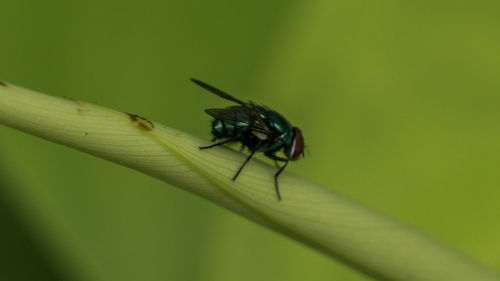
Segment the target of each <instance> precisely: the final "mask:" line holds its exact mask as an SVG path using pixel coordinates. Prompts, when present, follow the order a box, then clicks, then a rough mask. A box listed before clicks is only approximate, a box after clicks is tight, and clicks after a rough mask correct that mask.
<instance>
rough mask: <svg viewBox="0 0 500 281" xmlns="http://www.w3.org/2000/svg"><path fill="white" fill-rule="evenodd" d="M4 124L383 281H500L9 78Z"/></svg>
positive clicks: (228, 153) (257, 166) (415, 239)
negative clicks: (201, 200) (173, 189)
mask: <svg viewBox="0 0 500 281" xmlns="http://www.w3.org/2000/svg"><path fill="white" fill-rule="evenodd" d="M0 124H3V125H6V126H9V127H12V128H16V129H18V130H21V131H24V132H27V133H30V134H33V135H35V136H39V137H42V138H44V139H47V140H50V141H53V142H56V143H60V144H63V145H66V146H69V147H73V148H75V149H78V150H81V151H84V152H87V153H90V154H93V155H95V156H97V157H100V158H103V159H107V160H110V161H113V162H116V163H119V164H121V165H124V166H127V167H130V168H133V169H136V170H139V171H141V172H143V173H145V174H148V175H151V176H153V177H156V178H159V179H161V180H163V181H165V182H168V183H170V184H173V185H175V186H177V187H180V188H182V189H185V190H187V191H190V192H193V193H195V194H198V195H200V196H203V197H205V198H207V199H209V200H211V201H212V202H214V203H217V204H219V205H221V206H223V207H225V208H227V209H229V210H231V211H233V212H236V213H238V214H240V215H242V216H245V217H247V218H250V219H251V220H253V221H255V222H257V223H260V224H262V225H265V226H267V227H269V228H271V229H274V230H276V231H279V232H281V233H283V234H285V235H288V236H290V237H292V238H294V239H296V240H298V241H300V242H303V243H305V244H307V245H309V246H311V247H313V248H316V249H318V250H320V251H321V252H324V253H326V254H328V255H330V256H332V257H335V258H337V259H340V260H342V261H343V262H345V263H347V264H349V265H351V266H352V267H354V268H355V269H357V270H359V271H361V272H364V273H366V274H368V275H370V276H372V277H375V278H377V279H379V280H436V281H438V280H439V281H442V280H454V281H460V280H474V281H481V280H500V279H499V278H498V276H497V275H496V274H495V273H493V272H492V271H490V270H489V269H487V268H485V267H483V266H481V265H479V264H477V263H475V262H474V261H472V260H470V259H469V258H467V257H464V256H462V255H461V254H460V253H457V252H455V251H454V250H451V249H449V248H447V247H445V246H443V245H441V244H440V243H438V242H436V241H434V240H433V239H431V238H429V237H426V236H424V235H422V234H420V233H418V232H417V231H415V230H413V229H411V228H409V227H407V226H405V225H403V224H401V223H399V222H397V221H395V220H393V219H391V218H388V217H386V216H385V215H382V214H380V213H378V212H376V211H374V210H371V209H369V208H367V207H364V206H362V205H360V204H358V203H355V202H353V201H351V200H349V199H348V198H346V197H344V196H342V195H340V194H338V193H336V192H333V191H332V190H330V189H328V188H325V187H322V186H319V185H317V184H314V183H312V182H310V181H307V180H305V179H302V178H299V177H296V176H293V175H291V174H289V173H286V172H285V173H283V174H282V175H281V176H280V189H281V194H282V197H283V200H282V201H280V202H279V201H278V200H277V198H276V193H275V190H274V185H273V184H274V181H273V180H272V179H273V175H274V173H275V169H274V168H271V167H270V166H269V165H267V164H265V163H262V162H260V161H254V160H252V161H251V162H249V163H248V165H247V166H246V167H245V170H244V172H242V173H241V175H240V176H239V177H238V180H237V181H232V180H231V178H232V177H233V175H234V172H235V169H237V167H239V165H240V164H241V163H242V161H243V160H244V155H242V154H240V153H237V152H234V151H232V150H229V149H225V148H213V149H209V150H202V151H200V150H199V146H204V145H207V142H206V141H204V140H201V139H198V138H195V137H193V136H190V135H188V134H186V133H184V132H180V131H177V130H174V129H171V128H169V127H166V126H164V125H161V124H159V123H156V122H152V121H149V120H147V119H145V118H143V117H140V116H138V115H134V114H128V113H122V112H118V111H115V110H111V109H107V108H104V107H101V106H97V105H93V104H89V103H86V102H82V101H77V100H74V99H71V98H60V97H54V96H48V95H45V94H40V93H37V92H34V91H30V90H27V89H24V88H21V87H17V86H14V85H11V84H7V83H4V82H0Z"/></svg>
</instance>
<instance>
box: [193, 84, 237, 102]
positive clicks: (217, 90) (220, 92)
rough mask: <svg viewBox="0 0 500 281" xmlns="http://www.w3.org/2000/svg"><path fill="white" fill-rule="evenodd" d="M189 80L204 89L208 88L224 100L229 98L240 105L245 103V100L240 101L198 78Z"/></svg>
mask: <svg viewBox="0 0 500 281" xmlns="http://www.w3.org/2000/svg"><path fill="white" fill-rule="evenodd" d="M191 81H193V82H194V83H195V84H196V85H198V86H200V87H202V88H204V89H205V90H208V91H210V92H212V93H214V94H216V95H218V96H219V97H221V98H223V99H226V100H230V101H233V102H235V103H239V104H241V105H245V104H246V103H245V102H242V101H240V100H239V99H237V98H235V97H233V96H231V95H229V94H228V93H226V92H224V91H222V90H219V89H217V88H215V87H214V86H210V85H208V84H207V83H205V82H202V81H200V80H198V79H194V78H191Z"/></svg>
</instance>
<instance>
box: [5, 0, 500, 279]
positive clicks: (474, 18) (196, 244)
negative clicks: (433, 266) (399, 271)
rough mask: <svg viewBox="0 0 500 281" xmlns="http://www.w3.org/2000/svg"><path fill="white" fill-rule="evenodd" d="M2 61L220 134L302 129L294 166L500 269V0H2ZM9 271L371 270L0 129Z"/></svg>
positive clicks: (320, 273) (21, 73)
mask: <svg viewBox="0 0 500 281" xmlns="http://www.w3.org/2000/svg"><path fill="white" fill-rule="evenodd" d="M0 7H1V16H0V79H1V80H4V81H8V82H10V83H14V84H17V85H21V86H24V87H27V88H30V89H34V90H37V91H40V92H44V93H49V94H53V95H59V96H68V97H73V98H76V99H80V100H84V101H88V102H93V103H96V104H100V105H103V106H107V107H111V108H114V109H117V110H121V111H126V112H133V113H136V114H140V115H142V116H145V117H147V118H149V119H151V120H155V121H156V122H161V123H164V124H166V125H169V126H171V127H174V128H177V129H180V130H183V131H186V132H189V133H191V134H193V135H196V136H200V137H204V138H206V139H209V138H210V136H209V119H210V118H209V116H207V115H206V114H205V113H204V112H203V109H205V108H207V107H217V106H221V107H222V106H227V105H228V103H227V102H226V101H224V100H222V99H219V98H217V97H215V96H213V95H210V94H208V93H206V92H204V91H203V90H201V89H200V88H198V87H196V86H195V85H193V84H192V83H191V82H189V80H188V78H190V77H196V78H199V79H201V80H205V81H207V82H209V83H211V84H214V85H215V86H218V87H220V88H222V89H225V90H226V91H228V92H230V93H232V94H234V95H235V96H237V97H239V98H241V99H251V100H254V101H258V102H261V103H263V104H266V105H268V106H270V107H272V108H273V109H275V110H277V111H279V112H281V113H282V114H283V115H285V116H286V117H287V118H288V119H289V120H290V121H291V122H292V123H293V124H295V125H297V126H299V127H301V128H302V131H303V133H304V135H305V139H306V142H307V145H308V154H307V157H306V158H304V159H303V160H300V161H298V162H295V163H293V164H292V165H290V166H289V168H288V169H287V170H288V171H289V172H293V173H295V174H298V175H301V176H303V177H306V178H309V179H311V180H313V181H315V182H318V183H320V184H323V185H325V186H328V187H330V188H332V189H334V190H336V191H338V192H341V193H343V194H345V195H347V196H349V197H351V198H353V199H355V200H357V201H360V202H362V203H364V204H366V205H368V206H371V207H373V208H375V209H377V210H380V211H381V212H384V213H386V214H388V215H390V216H392V217H396V218H398V219H400V220H402V221H404V222H405V223H407V224H409V225H411V226H413V227H415V228H417V229H420V230H421V231H422V232H424V233H427V234H429V235H432V236H433V237H435V238H436V239H438V240H440V241H442V242H443V243H446V244H448V245H450V246H452V247H454V248H456V249H458V250H460V251H462V252H464V253H465V254H466V255H469V256H471V257H473V258H475V259H476V260H478V261H480V262H482V263H484V264H485V265H487V266H489V267H492V268H494V269H496V270H500V243H499V239H498V238H499V237H500V223H499V218H500V207H499V206H500V204H499V201H500V173H499V165H500V160H499V159H500V110H499V105H500V79H499V74H500V32H499V30H500V17H499V16H498V15H499V11H500V2H499V1H484V0H479V1H451V0H450V1H406V2H405V1H357V0H356V1H327V0H313V1H282V0H281V1H260V0H259V1H232V0H217V1H193V0H182V1H180V0H168V1H149V0H145V1H108V0H85V1H55V0H47V1H35V0H31V1H30V0H23V1H18V0H1V1H0ZM0 155H1V156H0V247H1V250H0V279H2V280H89V281H94V280H102V281H109V280H121V281H126V280H214V281H215V280H242V281H245V280H252V281H253V280H288V281H294V280H369V278H368V277H366V276H364V275H361V274H359V273H357V272H355V271H353V270H351V269H349V268H347V267H346V266H344V265H342V264H340V263H338V262H337V261H332V260H331V259H329V258H327V257H325V256H323V255H322V254H319V253H317V252H315V251H314V250H311V249H309V248H307V247H305V246H303V245H301V244H299V243H297V242H295V241H292V240H290V239H288V238H285V237H282V236H281V235H279V234H276V233H274V232H272V231H270V230H267V229H265V228H263V227H261V226H258V225H255V224H254V223H251V222H249V221H247V220H246V219H243V218H241V217H238V216H237V215H234V214H232V213H230V212H228V211H226V210H224V209H222V208H220V207H218V206H216V205H213V204H212V203H210V202H207V201H205V200H204V199H201V198H198V197H196V196H194V195H192V194H190V193H187V192H184V191H181V190H179V189H177V188H176V187H173V186H169V185H168V184H165V183H163V182H160V181H158V180H156V179H153V178H151V177H148V176H145V175H143V174H141V173H139V172H136V171H133V170H129V169H127V168H124V167H121V166H118V165H116V164H113V163H110V162H106V161H104V160H101V159H98V158H95V157H93V156H90V155H86V154H84V153H81V152H78V151H75V150H72V149H69V148H66V147H63V146H60V145H56V144H53V143H49V142H47V141H45V140H42V139H39V138H36V137H33V136H30V135H26V134H24V133H21V132H18V131H15V130H13V129H10V128H6V127H3V126H2V127H0Z"/></svg>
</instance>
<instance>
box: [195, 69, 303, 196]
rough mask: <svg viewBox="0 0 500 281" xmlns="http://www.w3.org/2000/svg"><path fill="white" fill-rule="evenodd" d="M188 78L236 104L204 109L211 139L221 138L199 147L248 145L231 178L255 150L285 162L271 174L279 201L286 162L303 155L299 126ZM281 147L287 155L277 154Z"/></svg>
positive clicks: (251, 103) (277, 114)
mask: <svg viewBox="0 0 500 281" xmlns="http://www.w3.org/2000/svg"><path fill="white" fill-rule="evenodd" d="M191 81H193V82H194V83H196V84H197V85H198V86H200V87H202V88H204V89H206V90H208V91H210V92H212V93H214V94H216V95H218V96H219V97H221V98H224V99H226V100H229V101H232V102H234V103H237V104H238V105H234V106H229V107H226V108H209V109H205V112H206V113H207V114H208V115H210V116H212V117H213V118H214V120H213V121H212V131H211V133H212V135H213V140H212V141H216V140H220V141H219V142H217V143H214V144H212V145H209V146H202V147H200V149H207V148H212V147H215V146H219V145H223V144H226V143H231V142H240V143H241V144H242V147H243V148H244V147H247V148H248V149H249V150H250V155H249V156H248V157H247V158H246V159H245V161H244V162H243V164H242V165H241V166H240V168H239V169H238V171H237V172H236V174H235V175H234V177H233V181H234V180H236V178H237V177H238V175H239V174H240V172H241V170H242V169H243V167H245V165H246V164H247V163H248V161H250V159H252V157H253V156H254V154H255V152H263V153H264V155H265V156H266V157H269V158H270V159H272V160H274V161H276V162H278V161H279V162H282V163H284V164H283V166H281V167H279V169H278V171H277V172H276V174H275V175H274V186H275V188H276V195H277V196H278V200H281V195H280V190H279V187H278V176H279V175H280V174H281V172H283V170H284V169H285V167H286V166H287V165H288V161H290V160H292V161H294V160H297V159H298V158H299V156H300V155H302V156H303V155H304V138H303V137H302V132H301V131H300V129H299V128H297V127H293V126H292V125H291V124H290V123H289V122H288V121H287V120H286V119H285V118H284V117H283V116H281V114H279V113H278V112H276V111H273V110H270V109H269V108H267V107H265V106H260V105H256V104H255V103H253V102H243V101H241V100H239V99H237V98H235V97H233V96H231V95H229V94H227V93H225V92H224V91H222V90H219V89H217V88H215V87H213V86H210V85H208V84H207V83H205V82H202V81H200V80H197V79H193V78H191ZM281 150H283V153H284V155H285V157H286V158H284V157H280V156H277V155H276V153H277V152H279V151H281Z"/></svg>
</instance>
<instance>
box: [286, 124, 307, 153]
mask: <svg viewBox="0 0 500 281" xmlns="http://www.w3.org/2000/svg"><path fill="white" fill-rule="evenodd" d="M293 131H294V136H293V142H292V145H291V146H290V148H289V149H287V151H286V156H287V157H288V159H290V160H297V158H299V156H300V155H301V154H303V153H304V138H303V137H302V132H301V131H300V129H299V128H297V127H293Z"/></svg>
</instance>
